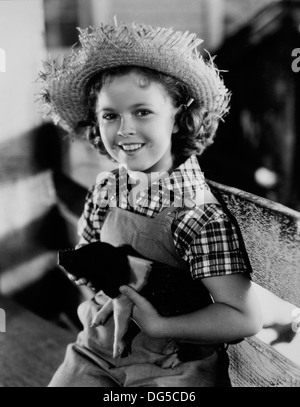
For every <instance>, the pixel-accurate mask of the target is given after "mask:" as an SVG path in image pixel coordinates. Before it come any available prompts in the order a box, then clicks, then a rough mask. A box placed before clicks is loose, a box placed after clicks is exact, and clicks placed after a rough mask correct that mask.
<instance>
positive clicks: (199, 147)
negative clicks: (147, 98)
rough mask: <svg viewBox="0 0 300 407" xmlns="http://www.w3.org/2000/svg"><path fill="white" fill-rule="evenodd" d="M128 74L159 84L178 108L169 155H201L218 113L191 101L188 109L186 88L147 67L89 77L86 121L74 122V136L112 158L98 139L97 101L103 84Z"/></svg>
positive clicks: (217, 118) (124, 68) (207, 143)
mask: <svg viewBox="0 0 300 407" xmlns="http://www.w3.org/2000/svg"><path fill="white" fill-rule="evenodd" d="M131 72H135V73H137V74H140V75H141V76H144V77H145V78H146V79H147V80H148V81H149V82H155V83H158V84H160V85H162V87H163V89H164V90H165V91H166V92H167V94H168V95H169V96H170V97H171V98H172V100H173V103H174V106H175V107H179V106H182V108H181V109H179V111H178V113H177V115H176V118H175V120H176V124H177V125H178V127H179V130H178V132H176V133H175V134H173V135H172V153H173V154H174V155H175V157H179V156H181V157H189V156H191V155H192V154H196V155H201V154H202V153H203V151H204V150H205V149H206V148H207V147H208V146H209V145H211V144H212V143H213V141H214V137H215V133H216V130H217V128H218V123H219V116H218V114H217V113H216V112H213V111H207V109H204V108H203V107H201V106H199V105H197V103H196V102H195V101H193V103H191V105H190V106H188V102H189V100H190V99H191V96H190V92H189V87H188V85H186V84H185V83H183V82H180V81H178V80H177V79H176V78H174V77H171V76H169V75H166V74H163V73H161V72H158V71H155V70H152V69H149V68H141V67H136V66H124V67H117V68H112V69H109V70H106V71H103V72H101V73H100V74H98V75H97V76H95V77H93V78H92V80H91V81H90V84H89V86H88V92H87V99H86V103H87V105H88V107H89V114H88V119H87V120H86V121H84V122H79V123H78V126H77V129H76V133H77V134H79V135H81V136H84V137H86V138H87V139H88V141H89V142H90V143H91V144H92V145H93V146H94V147H95V148H96V149H97V150H98V151H99V152H100V154H103V155H107V156H109V157H110V158H111V159H112V157H111V156H110V155H109V153H108V152H107V151H106V149H105V147H104V144H103V142H102V139H101V134H100V130H99V125H98V120H97V117H96V104H97V99H98V95H99V92H100V91H101V89H102V88H103V86H104V85H105V84H107V83H109V81H111V80H112V79H113V78H115V77H117V76H123V75H126V74H128V73H131ZM112 160H113V159H112Z"/></svg>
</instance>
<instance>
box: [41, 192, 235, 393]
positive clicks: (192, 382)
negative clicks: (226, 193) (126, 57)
mask: <svg viewBox="0 0 300 407" xmlns="http://www.w3.org/2000/svg"><path fill="white" fill-rule="evenodd" d="M211 201H213V198H211ZM206 202H207V201H206ZM214 202H216V201H215V200H214ZM174 209H175V208H172V207H170V208H165V209H163V210H162V211H161V212H160V213H159V214H158V215H157V216H156V217H155V218H149V217H146V216H142V215H139V214H135V213H132V212H129V211H126V210H124V209H120V208H110V209H109V210H108V212H107V216H106V219H105V221H104V224H103V227H102V229H101V241H103V242H107V243H110V244H112V245H114V246H119V245H122V244H129V245H131V246H132V247H133V248H134V249H135V250H137V251H138V252H139V253H140V254H141V255H143V256H146V257H148V258H149V259H152V260H156V261H159V262H163V263H166V264H169V265H171V266H174V267H178V268H181V269H182V270H183V272H184V271H185V272H189V270H188V265H187V263H186V262H185V261H184V260H183V259H182V258H180V257H179V255H178V254H177V252H176V248H175V245H174V241H173V237H172V233H171V224H172V221H173V219H174V216H176V212H175V211H174ZM104 297H106V296H104ZM104 297H103V304H104V303H105V301H106V300H107V297H106V298H104ZM99 303H101V294H99V295H98V294H97V302H96V301H95V300H94V299H92V300H88V301H85V302H83V303H82V304H81V305H80V306H79V308H78V315H79V318H80V320H81V322H82V324H83V327H84V328H83V331H81V332H80V333H79V335H78V337H77V341H76V343H75V344H70V345H69V346H68V348H67V352H66V356H65V360H64V362H63V363H62V365H61V366H60V367H59V369H58V371H57V372H56V374H55V375H54V377H53V379H52V381H51V383H50V385H49V386H53V387H54V386H55V387H60V386H63V387H66V386H67V387H83V386H88V387H123V386H124V387H168V386H169V387H214V386H230V381H229V378H228V374H227V367H228V360H227V354H226V352H225V351H224V349H223V347H222V346H218V345H191V344H181V343H178V342H175V341H174V340H172V339H153V338H151V337H149V336H147V335H146V334H144V333H143V332H141V331H139V333H138V334H137V335H136V336H135V337H134V338H133V341H132V347H131V348H132V352H131V354H129V355H128V356H126V357H122V358H118V359H113V358H112V346H113V335H114V321H113V318H110V319H109V320H108V321H107V322H106V323H105V325H104V326H97V327H93V328H92V327H90V324H91V321H92V319H93V317H94V315H95V313H96V312H97V311H98V310H99V309H101V304H99ZM103 304H102V305H103ZM182 346H185V347H186V348H187V349H189V350H190V355H189V357H187V360H186V361H184V360H183V361H182V363H180V364H179V365H177V366H176V367H174V368H163V367H161V365H162V363H163V362H164V361H165V360H166V359H167V358H174V356H175V357H176V354H177V353H178V351H179V349H181V347H182ZM180 360H182V359H180Z"/></svg>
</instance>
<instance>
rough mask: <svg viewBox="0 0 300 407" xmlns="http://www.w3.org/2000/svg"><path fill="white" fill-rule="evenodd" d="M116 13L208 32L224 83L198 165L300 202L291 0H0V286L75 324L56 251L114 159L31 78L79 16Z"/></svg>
mask: <svg viewBox="0 0 300 407" xmlns="http://www.w3.org/2000/svg"><path fill="white" fill-rule="evenodd" d="M114 15H117V17H118V20H119V21H125V22H131V21H133V20H135V21H141V22H144V23H148V24H153V25H163V26H169V27H174V28H175V29H176V30H182V31H186V30H188V31H190V32H196V33H197V34H198V35H199V36H200V37H202V38H203V39H204V43H203V47H202V48H203V49H206V50H208V51H209V52H210V53H211V54H212V55H215V56H216V58H215V62H216V64H217V65H218V67H219V69H222V70H224V71H226V72H224V73H223V78H224V81H225V84H226V85H227V86H228V87H229V89H230V90H231V91H232V107H231V113H230V115H229V116H228V117H227V118H226V120H225V122H224V123H221V125H220V126H219V129H218V133H217V138H216V142H215V143H214V145H213V146H212V147H210V148H209V149H208V150H207V152H205V153H204V154H203V156H201V157H199V161H200V164H201V167H202V169H203V171H204V173H205V176H206V177H207V178H209V179H212V180H215V181H218V182H221V183H224V184H227V185H231V186H234V187H238V188H240V189H243V190H245V191H249V192H252V193H255V194H257V195H260V196H263V197H266V198H269V199H271V200H274V201H276V202H279V203H282V204H284V205H286V206H289V207H290V208H293V209H295V210H298V211H300V162H299V159H298V157H299V156H300V122H299V120H300V119H299V118H300V115H299V113H298V114H297V111H298V112H299V102H300V93H299V82H300V80H299V79H300V72H299V73H297V72H295V69H294V70H293V69H292V63H293V60H294V59H295V56H292V52H293V50H295V49H297V48H298V49H299V54H300V1H299V0H297V1H287V0H286V1H284V0H283V1H274V0H273V1H272V0H185V1H184V2H182V0H151V1H149V0H147V1H146V0H44V1H42V0H19V1H18V0H9V1H0V58H1V61H0V294H5V295H9V296H12V297H13V298H15V299H16V300H18V301H19V302H21V303H22V304H24V305H25V306H27V307H28V308H30V309H31V310H33V311H34V312H36V313H38V314H39V315H41V316H43V317H44V318H47V319H50V320H54V321H56V322H58V323H59V324H61V325H66V326H71V327H72V326H73V325H75V326H76V325H77V324H78V321H77V317H76V312H75V311H74V309H76V308H75V307H74V304H75V303H76V302H78V301H79V300H80V296H81V295H82V293H79V292H78V290H77V288H75V287H74V286H73V285H72V284H71V283H70V282H69V281H68V280H67V279H66V277H65V276H64V275H63V274H62V272H60V270H58V269H57V267H56V261H57V250H58V249H61V248H68V247H73V246H74V245H75V244H76V222H77V219H78V216H79V214H80V212H81V211H82V208H83V201H84V197H85V193H86V189H87V188H88V187H90V186H91V185H92V184H93V183H94V181H95V178H96V175H97V174H98V173H99V172H100V171H102V170H104V169H109V168H112V164H111V162H110V161H108V160H107V159H106V158H104V157H102V156H100V155H98V153H96V151H95V150H93V149H92V148H91V147H90V146H89V145H88V144H87V143H86V142H85V141H83V140H75V141H73V142H70V140H68V139H67V138H66V135H65V133H64V132H63V131H62V130H60V129H58V128H57V127H55V126H54V125H53V124H52V123H50V122H48V121H47V120H46V121H45V120H43V119H42V116H41V112H40V110H39V106H38V104H37V103H36V99H37V92H38V84H37V83H36V79H37V76H38V72H39V71H40V70H41V69H42V62H41V61H42V60H46V59H47V58H48V56H51V57H56V56H57V55H61V54H63V53H64V52H65V51H66V50H68V49H69V47H70V46H71V45H73V44H74V43H75V42H76V41H77V38H78V37H77V34H78V31H77V29H76V27H78V26H80V27H87V26H89V25H97V24H98V23H100V22H109V21H111V20H112V19H113V17H114ZM299 66H300V63H299ZM53 298H55V301H53ZM0 305H1V304H0Z"/></svg>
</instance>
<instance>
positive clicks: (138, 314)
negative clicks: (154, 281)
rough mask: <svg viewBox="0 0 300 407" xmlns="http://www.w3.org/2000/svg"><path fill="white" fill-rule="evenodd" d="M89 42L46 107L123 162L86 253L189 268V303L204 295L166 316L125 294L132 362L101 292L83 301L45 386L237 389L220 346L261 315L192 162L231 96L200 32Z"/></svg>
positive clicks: (107, 186) (55, 73)
mask: <svg viewBox="0 0 300 407" xmlns="http://www.w3.org/2000/svg"><path fill="white" fill-rule="evenodd" d="M80 42H81V46H80V47H78V48H76V49H75V48H74V49H73V50H72V51H71V52H70V53H69V54H68V55H66V57H65V58H64V60H63V62H62V64H60V65H59V64H58V63H55V62H54V63H52V64H51V63H48V64H47V65H46V72H45V73H43V74H42V80H43V82H44V90H43V96H44V102H45V106H46V108H47V113H48V114H50V115H51V117H52V118H53V119H54V120H55V121H56V122H57V123H59V124H60V125H62V127H64V128H65V129H66V130H67V131H69V132H73V133H77V134H80V133H81V134H82V133H85V134H86V135H87V137H88V139H89V141H90V142H91V143H92V144H93V145H94V146H95V147H96V148H97V149H98V150H99V152H100V153H101V154H108V155H109V156H110V157H111V158H112V159H113V160H114V161H115V162H116V163H119V167H118V168H117V169H116V170H115V171H113V172H111V173H109V174H104V175H103V174H101V175H100V176H99V177H98V178H97V182H96V184H95V186H94V187H93V188H92V189H91V190H90V192H89V194H88V196H87V199H86V204H85V208H84V212H83V215H82V217H81V219H80V222H79V234H80V236H81V239H80V242H79V245H83V244H88V243H90V242H95V241H99V240H101V241H104V242H107V243H111V244H113V245H114V246H119V245H122V244H129V245H131V246H132V247H133V248H134V249H135V250H137V251H138V252H139V253H140V254H141V255H143V256H145V257H147V258H150V259H152V260H156V261H160V262H163V263H166V264H169V265H170V266H175V267H179V268H181V269H182V270H183V272H185V273H190V274H191V276H192V278H193V280H194V287H195V289H194V290H193V292H191V293H187V294H186V295H189V296H191V297H193V296H194V297H195V301H196V300H198V301H199V299H200V298H201V296H203V298H205V300H204V301H202V302H203V303H202V305H201V307H199V309H197V310H196V311H195V310H194V311H193V312H190V313H185V314H181V315H177V316H170V317H165V316H164V317H163V316H161V315H160V314H159V313H158V311H157V310H156V309H155V308H154V307H153V306H152V305H151V304H150V303H149V302H148V301H147V300H146V299H145V298H143V297H142V296H141V295H139V294H138V292H137V291H135V290H134V289H133V288H132V287H130V286H123V287H121V288H120V291H121V293H122V294H121V295H126V296H127V297H128V298H130V299H131V300H132V301H133V302H134V304H135V306H134V309H133V315H132V319H133V320H134V321H135V322H136V324H137V326H138V328H139V333H138V334H137V335H136V336H135V337H134V339H133V342H132V352H131V353H130V354H129V355H128V356H126V357H121V358H120V357H119V358H113V357H112V344H113V334H114V322H113V318H110V319H108V321H107V322H106V323H105V324H104V325H99V318H97V316H98V312H99V310H100V309H101V308H102V306H103V305H104V304H106V303H107V301H109V298H108V297H107V296H106V295H105V294H104V293H103V292H99V293H97V294H96V295H95V297H94V298H93V299H92V300H89V301H85V302H84V303H83V304H81V305H80V307H79V310H78V313H79V317H80V319H81V321H82V324H83V327H84V329H83V331H82V332H80V333H79V335H78V338H77V341H76V343H75V344H70V345H69V346H68V349H67V352H66V356H65V360H64V362H63V363H62V365H61V366H60V367H59V369H58V371H57V372H56V374H55V375H54V377H53V379H52V381H51V383H50V386H95V387H111V386H114V387H120V386H131V387H144V386H147V387H148V386H164V387H166V386H174V387H175V386H188V387H192V386H196V387H201V386H226V385H230V383H229V380H228V375H227V360H226V354H225V351H224V347H223V344H224V343H226V342H231V341H236V340H240V339H242V338H244V337H247V336H251V335H254V334H256V333H257V332H258V331H259V329H260V328H261V324H262V323H261V316H260V310H259V309H258V306H257V300H256V298H255V295H254V293H253V288H252V286H251V281H250V278H249V273H250V271H251V270H250V269H249V266H248V264H249V263H248V261H247V256H246V254H245V253H244V252H243V250H242V245H240V237H239V235H238V232H237V229H236V227H235V224H234V223H233V222H232V221H231V219H230V217H229V216H228V214H227V213H226V210H223V208H222V206H221V205H220V204H219V202H218V201H217V199H216V198H215V197H214V196H213V195H212V193H211V192H210V191H209V187H208V186H207V184H206V183H205V180H204V177H203V174H202V173H201V169H200V167H199V164H198V161H197V158H196V155H200V154H201V153H202V152H203V151H204V150H205V148H206V147H207V146H208V145H210V144H211V143H212V142H213V139H214V136H215V133H216V130H217V127H218V122H219V120H220V119H222V118H223V116H224V115H225V114H226V113H227V112H228V104H229V93H228V90H227V89H226V88H225V86H224V84H223V81H222V80H221V78H220V76H219V73H218V71H217V69H216V68H215V67H214V65H213V63H212V62H211V61H209V62H206V61H205V60H204V59H203V58H202V56H201V55H200V54H199V51H198V50H197V47H198V45H199V44H200V42H201V40H199V39H197V38H196V36H195V35H193V34H188V33H180V32H173V30H172V29H163V28H153V27H149V26H145V25H142V24H140V25H138V24H130V25H128V24H123V25H120V26H117V24H116V25H114V26H110V25H107V26H106V25H102V26H100V27H99V28H97V29H93V28H91V30H90V31H88V30H85V31H81V36H80ZM124 169H125V171H124ZM136 186H138V192H136V190H135V192H136V193H135V194H133V193H132V192H133V189H134V188H135V187H136ZM78 283H79V284H81V283H85V284H88V282H87V281H86V280H85V279H81V280H79V281H78ZM203 287H205V290H206V291H207V292H209V294H210V295H209V296H205V295H204V294H203V293H204V291H203ZM178 295H182V293H178ZM199 297H200V298H199ZM135 327H136V326H135ZM130 329H134V328H132V327H131V328H130Z"/></svg>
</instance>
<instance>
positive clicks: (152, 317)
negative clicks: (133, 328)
mask: <svg viewBox="0 0 300 407" xmlns="http://www.w3.org/2000/svg"><path fill="white" fill-rule="evenodd" d="M120 292H121V293H122V294H124V295H126V296H127V297H128V298H129V299H130V300H131V301H132V302H133V303H134V305H135V306H134V308H133V313H132V318H133V319H134V320H135V322H136V323H137V324H138V325H139V327H140V328H141V330H142V331H143V332H145V333H146V334H147V335H149V336H152V337H154V338H161V337H163V321H164V318H163V317H162V316H161V315H160V314H159V313H158V312H157V311H156V309H155V308H154V307H153V306H152V304H151V303H150V302H149V301H148V300H146V298H144V297H142V296H141V295H140V294H138V293H137V291H135V290H134V289H133V288H131V287H129V286H127V285H124V286H121V287H120Z"/></svg>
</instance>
